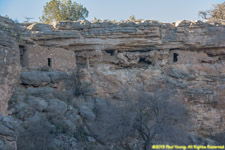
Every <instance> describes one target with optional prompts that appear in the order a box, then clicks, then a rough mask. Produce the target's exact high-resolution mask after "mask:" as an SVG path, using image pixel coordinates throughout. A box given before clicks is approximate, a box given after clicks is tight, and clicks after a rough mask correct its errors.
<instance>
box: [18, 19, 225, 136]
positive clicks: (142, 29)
mask: <svg viewBox="0 0 225 150" xmlns="http://www.w3.org/2000/svg"><path fill="white" fill-rule="evenodd" d="M27 28H28V29H29V30H30V33H29V34H28V33H27V32H26V34H23V38H24V40H25V41H26V42H27V43H28V44H26V47H27V50H28V53H27V54H29V55H28V57H27V59H29V58H30V60H32V61H30V62H28V63H27V64H26V65H25V66H24V67H27V68H28V69H34V68H35V67H36V66H38V67H43V66H44V65H46V62H47V58H52V57H51V55H55V56H54V57H55V58H59V57H60V56H59V55H57V56H56V53H57V52H56V53H54V50H55V51H59V52H60V51H61V52H62V53H64V55H65V57H64V56H63V60H62V61H60V59H59V62H52V63H53V64H52V65H53V66H54V65H55V66H56V67H55V68H54V67H52V69H53V70H66V69H64V68H65V67H66V66H67V68H69V69H72V68H74V67H75V66H76V65H78V66H80V67H82V68H83V70H86V72H85V74H86V75H87V76H86V77H85V80H88V81H91V82H92V84H93V87H95V88H96V94H98V95H99V96H101V97H111V98H115V99H118V98H119V97H117V96H116V95H118V93H119V92H120V88H121V87H123V86H124V85H126V86H129V87H130V88H132V87H134V86H135V85H137V84H138V83H145V84H146V88H147V89H148V90H149V91H154V89H157V88H164V87H170V88H173V89H176V90H177V94H176V95H175V97H176V98H177V99H179V100H182V101H184V102H185V103H187V105H188V107H189V109H190V111H191V112H192V116H193V118H194V120H195V123H196V128H195V131H196V132H197V133H200V134H201V135H211V134H216V133H219V132H221V131H222V130H224V129H225V126H224V125H225V118H224V113H225V109H224V108H225V105H224V103H225V102H224V99H225V95H224V93H225V91H224V89H225V88H224V87H225V80H224V77H225V67H224V64H225V56H224V55H225V25H224V24H223V23H211V22H201V21H186V20H184V21H179V22H176V23H172V24H168V23H160V22H157V21H142V22H92V23H91V22H88V21H81V22H69V21H63V22H55V23H54V24H53V25H44V24H33V25H30V26H28V27H27ZM35 47H39V48H38V49H39V50H38V51H37V53H35ZM48 49H49V50H48ZM40 51H41V52H40ZM48 51H49V52H52V54H51V53H46V52H48ZM39 52H40V53H39ZM34 54H35V55H34ZM73 54H74V55H73ZM58 56H59V57H58ZM68 56H72V57H75V58H72V57H68ZM35 57H36V58H37V57H38V58H40V59H39V60H38V59H37V60H36V59H34V58H35ZM24 58H25V57H24ZM42 58H43V60H42ZM72 59H73V60H74V61H73V60H72ZM25 62H27V61H26V60H25ZM42 62H44V63H42ZM73 63H74V64H76V65H74V64H73ZM59 64H62V66H60V65H59ZM67 70H68V69H67ZM72 70H73V69H72ZM70 71H71V70H70ZM22 77H23V75H22ZM27 79H29V78H26V80H27ZM42 79H45V78H42ZM22 80H23V78H22ZM27 81H28V80H27ZM34 81H35V80H33V77H32V82H34ZM23 82H24V83H25V80H23ZM32 82H29V83H32ZM45 82H49V81H48V79H47V78H46V81H45ZM26 85H28V86H30V85H29V84H26ZM38 86H40V83H38ZM81 110H83V107H82V109H81ZM84 110H85V109H84ZM81 112H82V113H81V115H83V116H84V117H85V116H86V119H87V118H88V117H87V115H86V114H85V113H84V112H87V111H86V110H85V111H81ZM90 118H92V119H90ZM89 119H90V120H93V119H94V117H89Z"/></svg>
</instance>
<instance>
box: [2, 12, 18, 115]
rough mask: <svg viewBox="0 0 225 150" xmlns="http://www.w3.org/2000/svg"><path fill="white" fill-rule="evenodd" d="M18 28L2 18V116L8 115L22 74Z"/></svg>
mask: <svg viewBox="0 0 225 150" xmlns="http://www.w3.org/2000/svg"><path fill="white" fill-rule="evenodd" d="M17 32H18V29H17V26H16V25H15V24H14V22H13V21H11V20H9V19H6V18H4V17H1V16H0V114H1V115H7V107H8V100H9V98H10V97H11V95H12V93H13V90H14V87H15V85H16V83H17V82H18V81H19V80H18V79H19V74H20V64H19V62H20V57H19V56H20V53H19V46H18V44H17V39H16V37H17Z"/></svg>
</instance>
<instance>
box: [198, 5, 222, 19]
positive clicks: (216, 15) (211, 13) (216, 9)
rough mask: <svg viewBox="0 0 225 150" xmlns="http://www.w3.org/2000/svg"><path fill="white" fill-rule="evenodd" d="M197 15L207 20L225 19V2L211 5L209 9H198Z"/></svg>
mask: <svg viewBox="0 0 225 150" xmlns="http://www.w3.org/2000/svg"><path fill="white" fill-rule="evenodd" d="M199 16H200V17H202V18H203V19H207V20H225V2H223V3H222V4H216V5H213V8H212V9H211V10H207V11H199Z"/></svg>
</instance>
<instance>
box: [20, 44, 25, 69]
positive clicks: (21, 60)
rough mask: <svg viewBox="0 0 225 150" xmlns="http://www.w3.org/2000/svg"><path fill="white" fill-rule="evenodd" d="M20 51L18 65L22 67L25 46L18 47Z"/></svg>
mask: <svg viewBox="0 0 225 150" xmlns="http://www.w3.org/2000/svg"><path fill="white" fill-rule="evenodd" d="M19 50H20V65H21V66H22V67H24V53H25V46H23V45H19Z"/></svg>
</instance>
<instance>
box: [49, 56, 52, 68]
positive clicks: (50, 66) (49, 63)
mask: <svg viewBox="0 0 225 150" xmlns="http://www.w3.org/2000/svg"><path fill="white" fill-rule="evenodd" d="M51 62H52V60H51V58H48V66H49V67H51V66H52V64H51Z"/></svg>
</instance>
